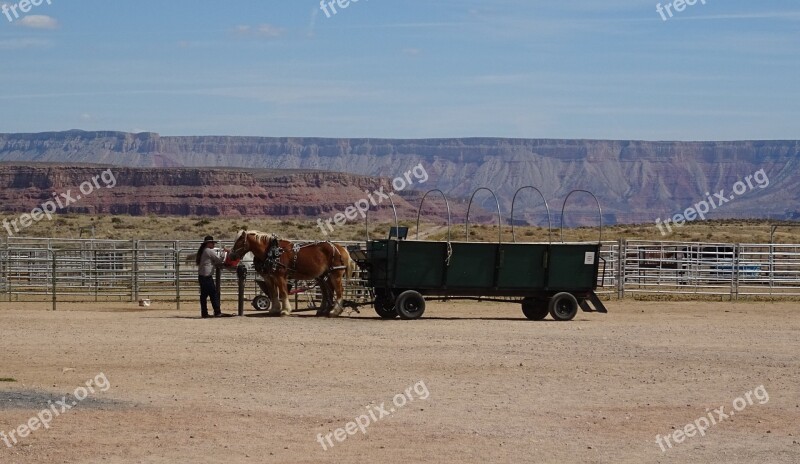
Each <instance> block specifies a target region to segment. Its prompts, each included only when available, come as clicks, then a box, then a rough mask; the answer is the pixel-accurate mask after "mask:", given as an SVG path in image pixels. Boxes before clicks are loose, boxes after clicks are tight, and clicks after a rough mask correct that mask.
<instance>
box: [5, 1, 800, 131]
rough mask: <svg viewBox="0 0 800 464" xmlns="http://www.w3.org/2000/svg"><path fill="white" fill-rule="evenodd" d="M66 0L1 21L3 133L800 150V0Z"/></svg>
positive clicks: (13, 3) (8, 2)
mask: <svg viewBox="0 0 800 464" xmlns="http://www.w3.org/2000/svg"><path fill="white" fill-rule="evenodd" d="M18 1H19V0H0V4H3V3H5V4H8V5H9V6H16V4H17V2H18ZM51 2H52V4H51V5H48V4H47V3H46V1H45V2H44V3H43V4H42V5H40V6H37V7H33V8H32V10H31V11H30V12H29V13H28V14H27V16H28V17H23V16H24V15H21V16H20V18H14V16H13V14H12V13H11V10H8V11H9V15H11V17H12V19H13V22H9V21H8V18H7V17H6V16H5V15H3V16H0V56H2V63H0V132H41V131H50V130H67V129H84V130H121V131H133V132H139V131H152V132H159V133H161V134H163V135H257V136H319V137H381V138H382V137H388V138H427V137H484V136H486V137H493V136H496V137H523V138H600V139H644V140H741V139H797V138H800V133H798V122H799V121H800V92H798V90H797V88H798V82H800V2H797V0H791V1H790V0H758V1H757V0H751V1H743V0H706V3H705V4H702V3H701V0H697V4H695V5H694V6H686V8H685V9H684V11H681V12H675V11H674V10H671V11H673V17H672V18H668V19H667V21H664V20H663V18H662V16H661V15H660V14H659V13H658V12H657V10H656V5H657V4H659V1H655V0H560V1H557V2H555V1H552V0H547V1H544V0H524V1H522V0H491V1H489V0H487V1H477V0H461V1H456V0H424V1H423V0H403V1H399V0H395V1H392V0H360V1H359V2H357V3H351V4H350V5H349V6H348V7H347V8H346V9H341V8H339V7H337V13H336V14H335V15H333V14H331V17H327V16H326V14H325V13H324V12H323V11H322V10H321V9H320V4H319V0H280V1H276V0H260V1H256V0H235V1H228V2H220V1H206V0H170V1H149V0H137V1H108V0H102V1H101V0H80V1H77V0H51ZM667 3H671V2H667V1H665V0H661V2H660V4H661V5H662V7H664V6H665V5H666V4H667ZM329 10H330V7H329ZM329 13H330V11H329ZM665 16H666V14H665Z"/></svg>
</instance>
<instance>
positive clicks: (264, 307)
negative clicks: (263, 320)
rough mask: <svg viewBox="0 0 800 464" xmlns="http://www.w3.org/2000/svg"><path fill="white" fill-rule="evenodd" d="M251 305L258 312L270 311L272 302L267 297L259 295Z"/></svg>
mask: <svg viewBox="0 0 800 464" xmlns="http://www.w3.org/2000/svg"><path fill="white" fill-rule="evenodd" d="M250 304H252V305H253V308H255V310H256V311H269V307H270V306H272V302H271V301H270V300H269V298H267V297H266V296H265V295H258V296H257V297H255V298H253V301H252V302H251V303H250Z"/></svg>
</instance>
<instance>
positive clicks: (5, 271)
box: [0, 238, 800, 308]
mask: <svg viewBox="0 0 800 464" xmlns="http://www.w3.org/2000/svg"><path fill="white" fill-rule="evenodd" d="M340 243H342V244H343V245H359V246H361V245H363V244H362V243H360V242H340ZM220 244H221V245H227V246H232V244H231V243H223V242H220ZM196 252H197V242H188V241H163V240H162V241H144V240H141V241H122V240H62V239H30V238H9V239H7V240H6V241H4V242H2V243H0V295H3V296H4V297H5V298H4V299H5V300H6V301H48V302H49V301H52V302H53V307H54V308H55V306H56V304H57V302H65V301H138V300H139V299H141V298H149V299H152V300H161V301H177V303H178V305H179V306H180V304H181V303H182V302H187V301H193V302H196V301H197V299H198V295H197V293H198V292H197V290H196V289H197V267H196V266H195V264H194V260H193V256H194V254H195V253H196ZM601 257H602V259H603V261H602V262H601V267H602V268H604V269H605V272H604V273H603V275H602V277H601V279H600V280H599V281H598V285H599V286H600V287H599V288H598V293H600V294H604V295H606V296H609V297H619V298H622V297H625V296H626V295H647V294H667V295H683V296H690V295H698V296H714V297H721V298H730V299H734V300H735V299H738V298H740V297H743V298H744V297H759V298H761V297H764V298H785V297H797V296H800V245H797V244H736V243H698V242H657V241H642V240H619V241H609V242H603V246H602V248H601ZM252 275H253V274H252V273H251V276H252ZM222 293H223V298H232V297H234V296H235V295H236V275H235V273H234V272H223V273H222ZM257 294H259V288H258V286H257V285H256V283H255V282H253V279H249V281H248V284H247V290H246V297H247V298H253V297H255V296H256V295H257ZM346 294H347V297H348V299H353V300H363V299H364V298H368V296H369V290H368V289H366V288H365V287H364V281H363V279H362V278H361V276H360V275H356V276H355V278H354V279H353V280H352V281H351V282H350V285H348V287H347V288H346ZM0 298H2V297H0ZM296 298H297V299H303V300H307V301H309V302H310V303H311V304H312V305H313V304H315V303H316V302H319V300H320V295H319V292H318V289H314V288H312V289H311V290H309V291H308V292H306V293H305V294H303V295H300V296H297V297H296Z"/></svg>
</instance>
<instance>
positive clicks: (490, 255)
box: [447, 243, 497, 288]
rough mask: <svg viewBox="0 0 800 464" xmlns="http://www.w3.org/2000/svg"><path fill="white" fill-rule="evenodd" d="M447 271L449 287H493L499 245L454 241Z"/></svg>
mask: <svg viewBox="0 0 800 464" xmlns="http://www.w3.org/2000/svg"><path fill="white" fill-rule="evenodd" d="M452 246H453V256H452V257H451V258H450V268H449V269H448V271H447V287H448V288H493V287H494V272H495V261H496V257H497V245H496V244H492V243H453V244H452Z"/></svg>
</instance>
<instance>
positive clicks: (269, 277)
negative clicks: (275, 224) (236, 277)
mask: <svg viewBox="0 0 800 464" xmlns="http://www.w3.org/2000/svg"><path fill="white" fill-rule="evenodd" d="M248 252H252V253H253V257H254V261H253V263H254V265H255V268H256V272H258V273H259V274H261V275H262V276H263V277H264V280H265V281H266V282H267V287H268V288H269V289H270V290H272V291H271V292H270V293H271V294H270V295H269V297H270V299H271V300H272V307H273V308H276V309H277V308H279V307H280V308H281V316H288V315H290V314H291V313H292V305H291V303H290V302H289V286H288V281H289V279H296V280H316V281H317V282H318V283H319V284H320V288H321V289H322V295H323V298H322V300H323V301H322V311H321V312H320V313H319V314H324V315H330V316H338V315H340V314H341V313H342V310H343V309H344V308H343V306H342V299H343V298H344V286H343V284H342V280H343V279H344V278H346V279H347V280H350V277H351V276H352V273H353V271H354V270H355V262H354V261H352V260H351V259H350V253H348V252H347V249H346V248H344V247H343V246H341V245H337V244H334V243H331V242H316V243H309V244H307V245H297V244H293V243H292V242H290V241H288V240H281V239H279V238H278V237H277V236H275V235H270V234H266V233H263V232H259V231H255V230H247V231H245V230H242V231H240V232H239V235H237V237H236V242H235V243H234V245H233V249H232V250H231V258H232V259H241V258H242V257H243V256H244V255H245V254H247V253H248ZM331 290H333V292H334V293H335V300H333V298H332V296H333V295H331V293H332V292H331Z"/></svg>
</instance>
